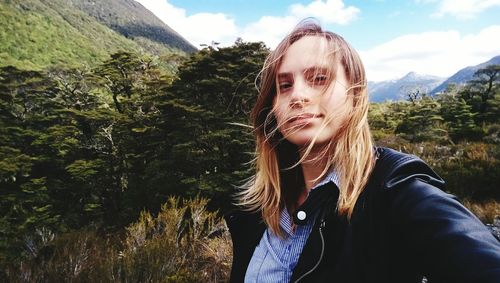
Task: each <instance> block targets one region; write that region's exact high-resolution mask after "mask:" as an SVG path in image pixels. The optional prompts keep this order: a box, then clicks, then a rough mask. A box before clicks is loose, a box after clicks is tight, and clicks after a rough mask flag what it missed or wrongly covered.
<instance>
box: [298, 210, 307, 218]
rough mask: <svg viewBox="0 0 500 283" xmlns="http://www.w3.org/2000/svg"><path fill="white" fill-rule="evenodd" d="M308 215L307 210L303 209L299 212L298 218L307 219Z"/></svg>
mask: <svg viewBox="0 0 500 283" xmlns="http://www.w3.org/2000/svg"><path fill="white" fill-rule="evenodd" d="M306 216H307V215H306V212H305V211H302V210H301V211H299V212H297V219H299V220H305V219H306Z"/></svg>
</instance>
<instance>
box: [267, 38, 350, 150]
mask: <svg viewBox="0 0 500 283" xmlns="http://www.w3.org/2000/svg"><path fill="white" fill-rule="evenodd" d="M331 56H333V54H331V51H330V50H329V49H328V44H327V40H326V39H325V38H323V37H321V36H305V37H302V38H301V39H299V40H298V41H296V42H294V43H293V44H292V45H291V46H290V47H289V49H288V51H287V52H286V54H285V56H284V58H283V60H282V62H281V65H280V66H279V67H278V75H277V84H278V85H277V89H278V92H277V94H276V97H275V98H274V101H273V109H274V115H275V117H276V121H277V123H278V130H279V131H280V132H281V133H282V135H283V136H284V137H285V139H287V140H288V141H289V142H291V143H293V144H295V145H297V146H299V147H303V146H307V145H309V144H310V143H311V141H312V140H313V139H315V140H314V144H315V145H323V144H326V143H328V142H329V141H330V140H331V139H332V138H333V136H334V135H335V133H336V132H337V131H338V129H339V128H340V126H341V125H342V123H343V122H344V121H345V118H346V116H347V113H348V112H349V110H350V108H352V101H351V99H349V98H348V97H349V96H348V95H347V87H348V86H347V80H346V76H345V70H344V68H343V67H342V65H341V64H340V63H338V62H337V61H336V60H332V59H331V58H332V57H331ZM332 62H337V63H334V64H336V66H335V68H332V66H331V64H332ZM332 76H334V77H333V78H332Z"/></svg>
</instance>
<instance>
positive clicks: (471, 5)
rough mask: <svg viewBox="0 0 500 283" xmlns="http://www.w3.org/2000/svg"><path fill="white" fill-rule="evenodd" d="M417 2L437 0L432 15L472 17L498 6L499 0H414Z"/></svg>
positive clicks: (433, 0) (499, 4)
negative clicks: (435, 8)
mask: <svg viewBox="0 0 500 283" xmlns="http://www.w3.org/2000/svg"><path fill="white" fill-rule="evenodd" d="M415 1H416V2H417V3H424V4H427V3H434V2H438V6H439V7H438V10H437V11H436V12H435V13H434V14H432V16H433V17H443V16H445V15H451V16H454V17H456V18H458V19H472V18H475V17H476V16H477V15H479V14H480V13H481V12H483V11H484V10H486V9H489V8H492V7H495V6H497V7H498V6H500V0H440V1H438V0H415Z"/></svg>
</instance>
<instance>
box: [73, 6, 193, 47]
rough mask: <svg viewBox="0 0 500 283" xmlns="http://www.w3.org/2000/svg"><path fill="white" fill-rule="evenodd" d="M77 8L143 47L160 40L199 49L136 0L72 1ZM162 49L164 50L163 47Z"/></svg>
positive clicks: (164, 44) (162, 43)
mask: <svg viewBox="0 0 500 283" xmlns="http://www.w3.org/2000/svg"><path fill="white" fill-rule="evenodd" d="M69 2H70V3H71V4H72V5H73V6H74V7H76V8H78V9H80V10H81V11H83V12H85V13H86V14H88V15H90V16H92V17H94V18H95V19H96V20H97V21H99V22H100V23H102V24H104V25H106V26H108V27H109V28H111V29H113V30H114V31H116V32H118V33H120V34H122V35H123V36H125V37H127V38H132V39H134V40H135V41H137V42H138V43H139V44H140V45H142V46H143V47H151V48H153V49H154V50H155V51H158V50H156V49H157V48H158V46H155V45H154V44H153V43H157V44H160V45H163V46H167V47H173V48H177V49H180V50H183V51H186V52H194V51H196V50H197V49H196V48H195V47H194V46H193V45H191V43H189V42H188V41H187V40H185V39H184V38H183V37H182V36H181V35H180V34H178V33H177V32H176V31H174V30H173V29H172V28H170V27H169V26H168V25H166V24H165V23H163V22H162V21H161V20H160V19H158V18H157V17H156V16H155V15H154V14H153V13H151V12H150V11H149V10H148V9H146V8H144V7H143V6H142V5H141V4H139V3H138V2H136V1H135V0H106V1H93V0H69ZM160 50H161V49H160Z"/></svg>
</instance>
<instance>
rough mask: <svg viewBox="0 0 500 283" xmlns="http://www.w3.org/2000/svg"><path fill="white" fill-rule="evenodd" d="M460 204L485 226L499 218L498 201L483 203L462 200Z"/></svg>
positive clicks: (499, 206)
mask: <svg viewBox="0 0 500 283" xmlns="http://www.w3.org/2000/svg"><path fill="white" fill-rule="evenodd" d="M462 203H463V204H464V205H465V206H466V207H467V208H468V209H470V210H471V211H472V212H473V213H474V214H475V215H476V216H477V217H479V219H481V221H483V223H485V224H489V223H493V221H494V220H495V218H497V217H498V218H500V202H499V201H496V200H488V201H483V202H474V201H471V200H464V201H463V202H462Z"/></svg>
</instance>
